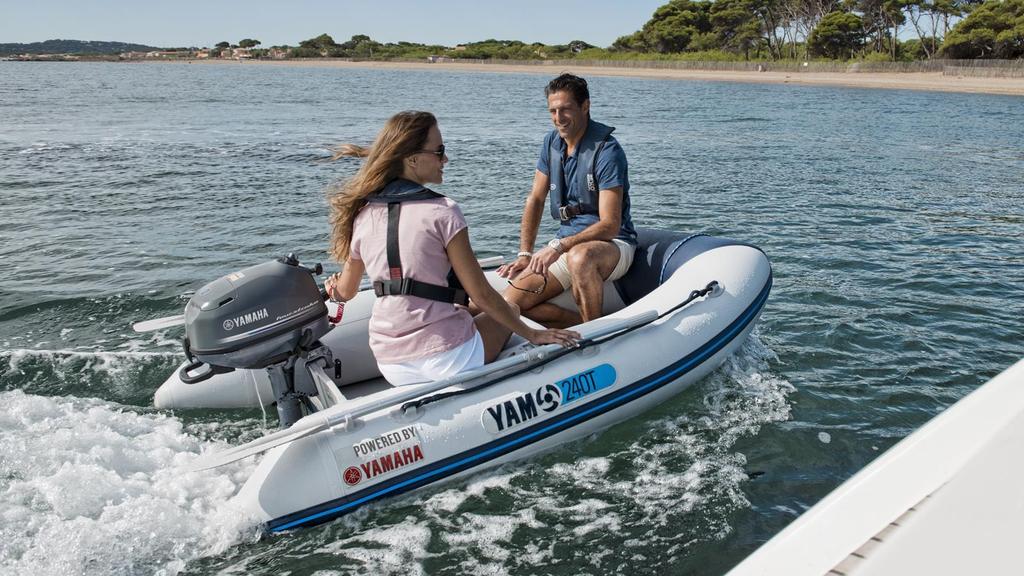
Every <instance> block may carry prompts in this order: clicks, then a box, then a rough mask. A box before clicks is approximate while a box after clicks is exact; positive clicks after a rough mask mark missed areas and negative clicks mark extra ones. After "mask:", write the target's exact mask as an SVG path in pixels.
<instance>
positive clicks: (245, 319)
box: [222, 308, 270, 331]
mask: <svg viewBox="0 0 1024 576" xmlns="http://www.w3.org/2000/svg"><path fill="white" fill-rule="evenodd" d="M267 318H270V312H267V309H266V308H261V309H259V310H257V311H255V312H249V313H248V314H242V315H241V316H236V317H234V318H228V319H227V320H225V321H224V324H222V326H224V329H225V330H229V331H230V330H233V329H235V328H236V327H238V328H241V327H242V326H248V325H249V324H252V323H253V322H258V321H260V320H266V319H267Z"/></svg>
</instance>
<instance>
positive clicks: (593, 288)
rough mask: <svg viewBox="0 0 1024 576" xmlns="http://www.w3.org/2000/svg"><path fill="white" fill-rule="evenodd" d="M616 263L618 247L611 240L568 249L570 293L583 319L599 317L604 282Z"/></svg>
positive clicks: (596, 241) (617, 261)
mask: <svg viewBox="0 0 1024 576" xmlns="http://www.w3.org/2000/svg"><path fill="white" fill-rule="evenodd" d="M618 263H619V248H618V246H616V245H615V244H614V243H612V242H605V241H603V240H595V241H592V242H584V243H583V244H578V245H576V246H573V247H572V249H571V250H569V254H568V259H567V261H566V264H567V265H568V267H569V273H570V274H572V295H573V298H575V299H576V307H577V308H579V309H580V316H581V317H582V319H583V321H584V322H589V321H591V320H594V319H595V318H600V317H601V315H602V307H603V306H604V282H605V279H607V278H608V277H609V276H611V274H612V271H613V270H615V265H616V264H618Z"/></svg>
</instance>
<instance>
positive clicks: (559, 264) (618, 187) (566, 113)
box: [498, 74, 636, 328]
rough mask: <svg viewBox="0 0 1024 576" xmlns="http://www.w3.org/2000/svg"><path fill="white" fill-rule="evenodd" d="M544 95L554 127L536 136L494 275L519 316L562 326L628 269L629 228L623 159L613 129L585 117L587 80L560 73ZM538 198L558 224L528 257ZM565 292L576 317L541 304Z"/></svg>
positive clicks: (598, 300)
mask: <svg viewBox="0 0 1024 576" xmlns="http://www.w3.org/2000/svg"><path fill="white" fill-rule="evenodd" d="M544 95H545V96H547V100H548V112H549V113H550V114H551V123H552V124H554V127H555V129H554V130H552V131H551V132H550V133H549V134H548V135H547V137H546V138H545V139H544V145H543V146H542V147H541V151H540V159H539V160H538V161H537V169H536V172H535V173H534V176H533V188H532V189H531V191H530V195H529V196H528V197H527V199H526V207H525V208H524V210H523V219H522V223H521V225H520V238H519V250H520V252H519V254H518V255H517V257H516V260H515V261H514V262H512V263H511V264H506V265H505V266H502V267H501V268H499V269H498V274H499V275H501V276H503V277H505V278H509V284H510V286H509V288H508V289H507V290H506V291H505V293H504V296H505V299H506V300H508V301H509V302H511V303H513V304H516V305H518V306H519V308H520V309H521V310H522V313H523V314H524V315H525V316H526V317H527V318H530V319H532V320H535V321H537V322H540V323H541V324H544V325H546V326H550V327H558V328H565V327H568V326H574V325H576V324H579V323H580V322H581V321H583V322H586V321H589V320H593V319H595V318H598V317H599V316H601V306H602V304H603V300H604V282H605V281H606V280H617V279H619V278H621V277H622V275H624V274H625V273H626V271H627V270H628V269H629V266H630V264H631V263H632V262H633V253H634V252H635V250H636V231H635V230H634V228H633V222H632V219H631V218H630V215H629V175H628V165H627V163H626V154H625V153H624V152H623V151H622V147H621V146H619V143H618V141H617V140H615V138H613V137H612V136H611V133H612V131H613V130H615V129H614V128H612V127H610V126H605V125H604V124H601V123H600V122H595V121H594V120H591V119H590V92H589V90H588V88H587V81H586V80H584V79H583V78H580V77H578V76H573V75H572V74H562V75H561V76H559V77H557V78H555V79H554V80H552V81H551V82H549V83H548V85H547V87H545V89H544ZM549 192H550V199H548V196H549V194H548V193H549ZM545 199H548V202H547V204H548V211H549V213H550V214H551V216H552V217H554V218H555V219H556V220H558V221H559V228H558V233H557V234H556V236H555V238H553V239H551V240H550V241H549V242H547V243H546V244H545V245H544V247H543V248H541V249H540V250H538V251H537V252H533V248H534V242H535V241H536V240H537V230H538V228H539V227H540V219H541V216H542V214H543V212H544V205H545ZM570 289H571V290H572V295H573V297H574V298H575V300H576V306H577V308H578V309H579V313H578V314H577V313H576V312H572V311H569V310H566V309H564V308H561V307H559V306H556V305H554V304H551V303H550V302H548V300H550V299H551V298H554V297H555V296H557V295H559V294H561V293H562V292H564V291H565V290H570Z"/></svg>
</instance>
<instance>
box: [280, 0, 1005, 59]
mask: <svg viewBox="0 0 1024 576" xmlns="http://www.w3.org/2000/svg"><path fill="white" fill-rule="evenodd" d="M908 36H909V37H908ZM901 37H903V38H904V39H902V40H901ZM288 55H289V56H291V57H299V58H318V57H333V58H369V59H391V58H424V57H430V56H441V57H453V58H460V59H498V60H537V59H552V60H554V59H570V58H582V59H646V58H658V59H702V60H750V59H757V60H786V59H810V58H819V59H833V60H849V59H853V58H863V59H868V60H892V61H898V60H925V59H930V58H936V57H942V58H954V59H976V58H1000V59H1015V58H1024V0H984V1H982V0H713V1H712V0H670V1H669V2H668V3H667V4H665V5H663V6H661V7H659V8H658V9H657V10H655V12H654V14H653V15H652V16H651V18H650V20H648V21H647V22H646V23H645V24H644V25H643V27H642V28H641V29H640V30H637V31H636V32H634V33H632V34H629V35H626V36H622V37H620V38H618V39H617V40H615V42H614V43H613V44H612V45H611V46H610V47H608V48H599V47H596V46H593V45H591V44H588V43H586V42H584V41H582V40H574V41H572V42H569V43H568V44H561V45H545V44H541V43H532V44H527V43H524V42H519V41H515V40H494V39H489V40H484V41H482V42H473V43H467V44H460V45H459V46H456V47H455V48H449V47H445V46H441V45H428V44H416V43H412V42H397V43H381V42H377V41H375V40H373V39H372V38H370V37H369V36H366V35H356V36H353V37H352V38H351V39H349V40H348V41H345V42H341V43H338V42H335V41H334V39H333V38H332V37H331V36H330V35H328V34H321V35H320V36H317V37H315V38H310V39H308V40H303V41H302V42H301V43H300V44H299V46H298V47H295V48H290V49H289V52H288Z"/></svg>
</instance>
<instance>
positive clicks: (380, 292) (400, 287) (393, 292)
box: [366, 178, 469, 306]
mask: <svg viewBox="0 0 1024 576" xmlns="http://www.w3.org/2000/svg"><path fill="white" fill-rule="evenodd" d="M443 197H444V195H443V194H438V193H437V192H434V191H433V190H431V189H429V188H425V187H423V186H422V185H420V184H417V183H415V182H411V181H409V180H405V179H404V178H398V179H396V180H392V181H391V182H388V184H387V185H386V186H384V189H382V190H381V191H380V192H377V193H376V194H373V195H371V196H369V197H367V198H366V201H367V202H370V203H375V204H387V205H388V232H387V257H388V276H389V277H388V278H381V279H379V280H374V282H373V292H374V293H375V294H376V295H377V297H381V296H418V297H420V298H426V299H428V300H434V301H436V302H444V303H446V304H460V305H462V306H465V305H467V304H468V303H469V296H468V295H467V294H466V291H465V290H464V289H463V288H462V284H461V283H460V282H459V279H458V277H456V276H455V271H454V270H451V269H449V270H448V285H447V286H439V285H437V284H430V283H429V282H421V281H419V280H416V279H414V278H409V277H407V276H405V274H404V273H403V272H402V258H401V255H400V253H399V250H398V246H399V244H398V223H399V220H400V217H401V214H402V202H411V201H414V200H430V199H433V198H443Z"/></svg>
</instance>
